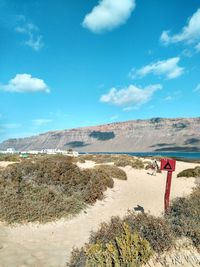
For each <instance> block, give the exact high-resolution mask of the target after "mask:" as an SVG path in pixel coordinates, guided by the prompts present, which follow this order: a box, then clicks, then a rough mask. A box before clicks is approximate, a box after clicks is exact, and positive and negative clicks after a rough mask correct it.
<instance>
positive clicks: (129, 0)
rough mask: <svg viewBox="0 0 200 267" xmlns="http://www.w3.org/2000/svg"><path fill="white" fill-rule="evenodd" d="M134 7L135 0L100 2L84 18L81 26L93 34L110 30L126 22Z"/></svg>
mask: <svg viewBox="0 0 200 267" xmlns="http://www.w3.org/2000/svg"><path fill="white" fill-rule="evenodd" d="M135 6H136V4H135V0H101V1H99V4H98V5H97V6H95V7H94V8H93V10H92V11H91V12H90V13H89V14H87V15H86V16H85V18H84V20H83V23H82V26H83V27H85V28H88V29H89V30H90V31H92V32H94V33H101V32H104V31H109V30H112V29H114V28H116V27H118V26H120V25H122V24H124V23H125V22H126V21H127V19H128V18H129V17H130V15H131V12H132V11H133V10H134V8H135Z"/></svg>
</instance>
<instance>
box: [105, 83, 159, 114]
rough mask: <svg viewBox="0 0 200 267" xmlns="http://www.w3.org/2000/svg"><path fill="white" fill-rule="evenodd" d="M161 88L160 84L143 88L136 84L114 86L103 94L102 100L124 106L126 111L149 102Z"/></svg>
mask: <svg viewBox="0 0 200 267" xmlns="http://www.w3.org/2000/svg"><path fill="white" fill-rule="evenodd" d="M160 89H162V86H161V85H160V84H155V85H150V86H147V87H145V88H143V89H142V88H139V87H137V86H135V85H130V86H128V87H127V88H122V89H119V90H117V89H116V88H112V89H110V91H109V92H108V93H107V94H104V95H102V96H101V98H100V101H101V102H103V103H107V104H112V105H115V106H121V107H124V111H128V110H131V109H133V108H138V107H140V106H142V105H144V104H145V103H147V102H149V101H150V100H151V98H152V96H153V94H154V93H155V92H156V91H158V90H160Z"/></svg>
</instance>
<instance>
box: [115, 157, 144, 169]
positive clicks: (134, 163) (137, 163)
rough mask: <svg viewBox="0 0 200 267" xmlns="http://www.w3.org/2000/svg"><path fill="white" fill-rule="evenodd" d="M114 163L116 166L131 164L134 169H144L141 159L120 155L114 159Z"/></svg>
mask: <svg viewBox="0 0 200 267" xmlns="http://www.w3.org/2000/svg"><path fill="white" fill-rule="evenodd" d="M115 165H116V166H118V167H126V166H131V167H132V168H134V169H144V163H143V161H142V160H141V159H137V158H136V159H135V158H126V157H122V158H120V159H118V160H117V161H115Z"/></svg>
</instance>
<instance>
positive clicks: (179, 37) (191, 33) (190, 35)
mask: <svg viewBox="0 0 200 267" xmlns="http://www.w3.org/2000/svg"><path fill="white" fill-rule="evenodd" d="M160 40H161V42H163V43H164V44H166V45H168V44H172V43H178V42H186V43H195V42H197V41H198V40H200V9H198V10H197V11H196V12H195V13H194V14H193V15H192V17H191V18H189V19H188V22H187V24H186V25H185V26H184V27H183V28H182V30H181V31H180V32H179V33H177V34H174V35H172V34H171V33H170V31H163V32H162V34H161V37H160Z"/></svg>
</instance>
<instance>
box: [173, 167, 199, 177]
mask: <svg viewBox="0 0 200 267" xmlns="http://www.w3.org/2000/svg"><path fill="white" fill-rule="evenodd" d="M177 177H200V167H195V168H193V169H186V170H183V171H182V172H179V173H178V174H177Z"/></svg>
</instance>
